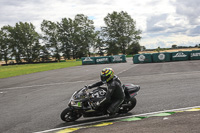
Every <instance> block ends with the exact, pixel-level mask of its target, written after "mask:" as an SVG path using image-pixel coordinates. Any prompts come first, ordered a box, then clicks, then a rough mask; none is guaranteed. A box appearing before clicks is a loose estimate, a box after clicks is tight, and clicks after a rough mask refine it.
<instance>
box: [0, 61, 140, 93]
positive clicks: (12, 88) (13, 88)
mask: <svg viewBox="0 0 200 133" xmlns="http://www.w3.org/2000/svg"><path fill="white" fill-rule="evenodd" d="M137 65H138V64H136V65H134V66H133V67H135V66H137ZM133 67H131V68H133ZM131 68H128V69H126V70H123V71H121V72H119V73H117V75H118V74H120V73H123V72H125V71H127V70H129V69H131ZM87 81H96V80H87ZM82 82H86V81H71V82H60V83H51V84H42V85H31V86H21V87H11V88H3V89H0V91H4V90H16V89H23V88H32V87H44V86H53V85H62V84H69V83H82Z"/></svg>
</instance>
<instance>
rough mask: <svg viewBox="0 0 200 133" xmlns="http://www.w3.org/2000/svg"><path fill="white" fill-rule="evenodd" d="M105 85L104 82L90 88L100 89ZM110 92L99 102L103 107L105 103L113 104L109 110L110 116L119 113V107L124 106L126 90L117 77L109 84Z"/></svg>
mask: <svg viewBox="0 0 200 133" xmlns="http://www.w3.org/2000/svg"><path fill="white" fill-rule="evenodd" d="M101 85H103V82H102V81H100V82H97V83H95V84H93V85H91V86H90V88H94V87H99V86H101ZM107 86H108V90H107V93H106V97H105V98H104V99H103V100H101V101H99V102H100V105H99V106H102V105H104V104H105V103H111V105H110V107H109V108H108V110H107V111H108V113H109V114H111V115H112V114H115V113H116V112H117V111H118V108H119V106H120V105H121V104H122V102H123V101H124V98H125V94H124V90H123V88H122V85H121V81H120V79H119V78H118V77H117V76H116V75H115V76H114V77H113V79H112V80H111V81H109V82H108V83H107Z"/></svg>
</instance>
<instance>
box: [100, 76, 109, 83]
mask: <svg viewBox="0 0 200 133" xmlns="http://www.w3.org/2000/svg"><path fill="white" fill-rule="evenodd" d="M108 78H109V76H105V75H101V81H102V82H103V83H106V82H107V79H108Z"/></svg>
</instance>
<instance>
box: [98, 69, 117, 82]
mask: <svg viewBox="0 0 200 133" xmlns="http://www.w3.org/2000/svg"><path fill="white" fill-rule="evenodd" d="M100 76H101V81H102V82H103V83H108V82H109V81H111V80H112V79H113V77H114V71H113V69H112V68H104V69H103V70H102V71H101V75H100Z"/></svg>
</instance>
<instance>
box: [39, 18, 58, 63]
mask: <svg viewBox="0 0 200 133" xmlns="http://www.w3.org/2000/svg"><path fill="white" fill-rule="evenodd" d="M41 30H42V32H43V33H44V36H43V40H44V42H45V45H46V47H47V48H48V50H50V51H51V53H52V56H53V57H55V59H56V60H59V61H60V57H61V56H60V53H61V43H60V42H59V37H58V25H57V24H56V23H54V22H51V21H48V20H43V22H42V24H41Z"/></svg>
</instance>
